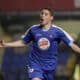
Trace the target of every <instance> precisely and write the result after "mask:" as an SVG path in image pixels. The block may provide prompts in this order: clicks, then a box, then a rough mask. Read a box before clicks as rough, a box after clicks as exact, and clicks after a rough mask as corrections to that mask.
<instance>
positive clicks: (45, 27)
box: [43, 24, 51, 30]
mask: <svg viewBox="0 0 80 80" xmlns="http://www.w3.org/2000/svg"><path fill="white" fill-rule="evenodd" d="M50 27H51V24H47V25H43V29H45V30H48V29H49V28H50Z"/></svg>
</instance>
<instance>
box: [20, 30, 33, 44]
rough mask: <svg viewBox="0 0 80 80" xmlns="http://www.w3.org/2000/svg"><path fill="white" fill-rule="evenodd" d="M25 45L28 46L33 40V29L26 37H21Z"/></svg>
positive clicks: (28, 31) (26, 33) (27, 32)
mask: <svg viewBox="0 0 80 80" xmlns="http://www.w3.org/2000/svg"><path fill="white" fill-rule="evenodd" d="M21 39H22V41H23V43H25V44H27V43H29V42H30V41H31V40H32V34H31V29H28V30H27V31H26V32H25V34H24V35H22V36H21Z"/></svg>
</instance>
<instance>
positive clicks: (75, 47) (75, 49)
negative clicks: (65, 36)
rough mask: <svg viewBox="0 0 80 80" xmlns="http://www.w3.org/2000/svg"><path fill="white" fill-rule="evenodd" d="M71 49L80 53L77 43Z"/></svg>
mask: <svg viewBox="0 0 80 80" xmlns="http://www.w3.org/2000/svg"><path fill="white" fill-rule="evenodd" d="M70 47H71V48H72V50H73V51H75V52H77V53H80V48H79V47H78V46H77V45H76V44H75V43H73V44H71V45H70Z"/></svg>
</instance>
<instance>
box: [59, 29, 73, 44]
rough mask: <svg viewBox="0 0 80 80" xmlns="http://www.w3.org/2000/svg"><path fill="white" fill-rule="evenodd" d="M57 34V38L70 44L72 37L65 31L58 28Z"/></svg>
mask: <svg viewBox="0 0 80 80" xmlns="http://www.w3.org/2000/svg"><path fill="white" fill-rule="evenodd" d="M58 34H59V38H60V39H61V40H62V41H63V42H64V43H65V44H67V45H71V44H72V43H73V42H74V40H73V38H72V37H71V36H70V35H69V34H68V33H67V32H66V31H64V30H63V29H60V30H59V33H58Z"/></svg>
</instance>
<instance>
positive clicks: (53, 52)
mask: <svg viewBox="0 0 80 80" xmlns="http://www.w3.org/2000/svg"><path fill="white" fill-rule="evenodd" d="M53 18H54V17H53V13H52V10H51V9H49V8H44V9H42V10H41V12H40V24H38V25H33V26H31V27H30V28H29V29H28V30H27V31H26V33H25V34H24V35H23V36H22V39H21V40H18V41H14V42H4V41H1V43H0V47H23V46H25V45H26V44H27V43H30V42H31V41H32V49H31V51H30V54H29V57H28V65H27V67H28V73H29V78H31V80H43V79H46V80H53V76H54V71H55V69H56V66H57V62H58V59H57V58H58V44H59V43H60V41H63V42H64V43H65V44H66V45H67V46H69V47H70V48H72V49H73V50H74V51H75V52H78V53H80V48H79V47H78V46H77V45H76V44H74V42H73V41H74V40H73V39H72V38H71V37H70V36H69V34H68V33H67V32H65V31H64V30H63V29H62V28H60V27H58V26H56V25H54V24H52V20H53Z"/></svg>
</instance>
